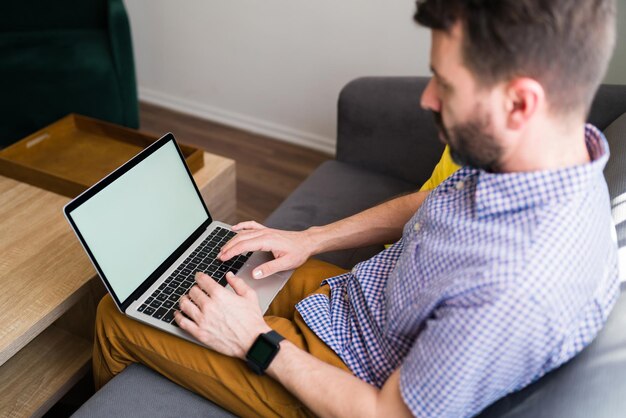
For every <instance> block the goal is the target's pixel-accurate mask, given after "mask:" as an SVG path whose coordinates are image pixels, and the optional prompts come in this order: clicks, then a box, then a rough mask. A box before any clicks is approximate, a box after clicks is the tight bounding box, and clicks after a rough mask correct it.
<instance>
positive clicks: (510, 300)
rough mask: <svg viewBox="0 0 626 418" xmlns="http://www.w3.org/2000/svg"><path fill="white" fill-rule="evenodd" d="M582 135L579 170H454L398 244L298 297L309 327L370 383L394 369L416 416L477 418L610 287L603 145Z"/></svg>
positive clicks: (530, 375)
mask: <svg viewBox="0 0 626 418" xmlns="http://www.w3.org/2000/svg"><path fill="white" fill-rule="evenodd" d="M585 134H586V144H587V149H588V151H589V155H590V157H591V162H590V163H587V164H583V165H579V166H575V167H569V168H565V169H559V170H550V171H536V172H527V173H507V174H493V173H488V172H485V171H482V170H477V169H472V168H468V167H463V168H461V169H460V170H458V171H457V172H456V173H455V174H453V175H452V176H451V177H450V178H448V179H447V180H446V181H445V182H443V183H442V184H441V185H440V186H439V187H437V188H436V189H435V190H433V191H432V192H431V193H430V195H429V196H428V198H427V199H426V201H425V202H424V203H423V205H422V207H421V208H420V210H419V211H418V212H417V213H416V214H415V215H414V216H413V217H412V219H411V220H410V221H409V222H408V223H407V224H406V226H405V227H404V232H403V236H402V239H401V240H400V241H399V242H397V243H396V244H395V245H393V246H392V247H390V248H388V249H387V250H385V251H383V252H381V253H380V254H378V255H376V256H375V257H373V258H371V259H369V260H367V261H364V262H362V263H359V264H357V265H356V266H355V268H354V269H353V270H352V271H351V272H350V273H346V274H343V275H340V276H336V277H332V278H329V279H327V280H325V281H324V282H323V284H328V285H329V286H330V289H331V296H330V299H329V298H328V297H326V296H324V295H320V294H315V295H312V296H309V297H307V298H306V299H304V300H302V301H301V302H300V303H298V304H297V306H296V308H297V310H298V311H299V312H300V314H301V315H302V317H303V319H304V320H305V322H306V324H307V325H308V326H309V327H310V328H311V329H312V330H313V331H314V332H315V333H316V334H317V335H318V336H319V337H320V338H321V339H322V340H323V341H324V342H325V343H326V344H327V345H328V346H329V347H331V348H332V349H333V350H334V351H335V352H336V353H337V354H338V355H339V356H340V357H341V359H342V360H343V361H344V362H345V363H346V364H347V365H348V367H349V368H350V369H351V370H352V372H353V373H354V374H355V375H356V376H357V377H359V378H361V379H362V380H364V381H366V382H368V383H370V384H372V385H374V386H376V387H382V385H383V384H384V383H385V381H386V380H387V379H388V378H389V375H390V374H391V373H392V372H393V371H394V370H396V369H397V368H398V367H400V369H401V370H400V390H401V393H402V397H403V399H404V401H405V403H406V405H407V406H408V407H409V408H410V410H411V411H412V413H413V414H414V415H415V416H420V417H465V416H472V415H475V414H477V413H479V412H480V411H481V410H482V409H483V408H485V407H486V406H487V405H489V404H490V403H492V402H493V401H495V400H496V399H498V398H500V397H502V396H504V395H506V394H507V393H509V392H512V391H515V390H518V389H521V388H522V387H524V386H526V385H528V384H529V383H531V382H533V381H534V380H536V379H538V378H539V377H541V376H542V375H544V374H545V373H547V372H548V371H550V370H552V369H554V368H555V367H557V366H559V365H560V364H562V363H564V362H566V361H567V360H569V359H571V358H572V357H573V356H574V355H576V354H577V353H578V352H580V351H581V350H582V349H583V348H584V347H585V346H586V345H587V344H589V343H590V342H591V341H592V340H593V338H594V336H595V335H596V334H597V332H598V331H599V330H600V329H601V328H602V326H603V324H604V322H605V321H606V319H607V316H608V314H609V312H610V310H611V308H612V306H613V304H614V302H615V301H616V299H617V296H618V293H619V284H618V272H617V247H616V244H615V241H614V238H613V237H614V226H613V223H612V220H611V214H610V203H609V195H608V191H607V186H606V183H605V180H604V177H603V174H602V170H603V168H604V166H605V164H606V161H607V160H608V145H607V142H606V139H605V138H604V136H603V135H602V133H601V132H599V131H598V130H597V129H596V128H595V127H593V126H591V125H587V126H586V129H585Z"/></svg>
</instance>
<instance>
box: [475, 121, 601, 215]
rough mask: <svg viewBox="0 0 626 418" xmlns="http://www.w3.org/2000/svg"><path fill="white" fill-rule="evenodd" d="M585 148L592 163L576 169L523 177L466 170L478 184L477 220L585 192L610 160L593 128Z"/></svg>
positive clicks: (587, 133) (587, 127) (588, 127)
mask: <svg viewBox="0 0 626 418" xmlns="http://www.w3.org/2000/svg"><path fill="white" fill-rule="evenodd" d="M585 144H586V146H587V150H588V152H589V156H590V159H591V161H590V162H589V163H586V164H581V165H577V166H573V167H567V168H562V169H557V170H542V171H532V172H522V173H488V172H486V171H484V170H479V169H472V168H466V169H467V178H473V179H475V181H476V189H475V190H476V191H475V195H474V200H475V203H476V216H477V217H483V216H487V215H492V214H496V213H500V212H509V211H521V210H524V209H528V208H531V207H535V206H541V205H543V204H546V203H548V202H558V201H561V200H563V199H567V198H570V197H571V196H573V195H576V194H578V193H581V192H584V191H585V190H586V188H587V186H588V183H589V182H590V181H591V180H592V179H594V178H596V176H597V175H601V174H602V170H603V169H604V166H605V165H606V162H607V160H608V158H609V146H608V143H607V140H606V138H605V137H604V135H603V134H602V132H600V131H599V130H598V129H597V128H596V127H595V126H593V125H590V124H587V125H585Z"/></svg>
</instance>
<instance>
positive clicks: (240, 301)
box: [174, 272, 271, 359]
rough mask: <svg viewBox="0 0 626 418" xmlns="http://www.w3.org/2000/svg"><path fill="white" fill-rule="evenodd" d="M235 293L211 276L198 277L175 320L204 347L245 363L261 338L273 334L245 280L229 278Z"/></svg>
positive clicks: (182, 300) (252, 291)
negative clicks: (249, 351) (252, 347)
mask: <svg viewBox="0 0 626 418" xmlns="http://www.w3.org/2000/svg"><path fill="white" fill-rule="evenodd" d="M226 280H228V284H230V286H231V287H232V288H233V290H234V291H235V292H234V293H233V292H231V291H229V290H227V289H225V288H223V287H222V286H220V285H219V284H218V283H216V282H215V280H213V279H212V278H211V277H209V276H208V275H206V274H204V273H201V272H198V273H196V283H197V285H195V286H193V287H192V288H191V290H190V291H189V293H188V294H186V295H184V296H183V297H181V299H180V310H181V311H182V312H183V313H184V314H185V315H186V316H185V315H183V314H182V313H181V312H176V313H175V314H174V319H175V321H176V323H177V324H178V326H180V328H181V329H183V330H185V331H187V332H188V333H189V334H191V335H192V336H193V337H194V338H196V339H197V340H198V341H200V342H201V343H203V344H205V345H207V346H208V347H210V348H212V349H213V350H215V351H217V352H219V353H222V354H225V355H227V356H231V357H238V358H240V359H244V358H245V356H246V353H247V352H248V350H249V349H250V347H251V346H252V343H253V342H254V340H255V339H256V338H257V337H258V335H259V334H262V333H265V332H268V331H271V328H270V327H269V326H268V325H267V324H266V323H265V321H264V319H263V313H262V312H261V308H260V307H259V301H258V298H257V295H256V292H255V291H254V290H252V289H251V288H250V287H249V286H248V285H247V284H246V283H245V282H244V281H243V280H242V279H241V278H239V277H237V276H235V275H234V274H232V273H227V274H226Z"/></svg>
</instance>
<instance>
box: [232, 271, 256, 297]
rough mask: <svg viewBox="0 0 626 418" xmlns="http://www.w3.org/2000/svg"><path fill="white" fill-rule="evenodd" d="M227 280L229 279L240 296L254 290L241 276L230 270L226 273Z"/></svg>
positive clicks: (244, 295)
mask: <svg viewBox="0 0 626 418" xmlns="http://www.w3.org/2000/svg"><path fill="white" fill-rule="evenodd" d="M226 280H227V281H228V284H229V285H230V287H232V288H233V290H234V291H235V293H236V294H238V295H239V296H243V297H246V296H247V295H248V292H250V291H253V290H252V289H251V288H250V286H248V285H247V284H246V282H245V281H244V280H243V279H242V278H241V277H237V276H235V275H234V274H233V273H232V272H230V271H229V272H228V273H226Z"/></svg>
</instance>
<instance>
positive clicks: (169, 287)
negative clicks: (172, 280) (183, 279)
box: [163, 286, 174, 295]
mask: <svg viewBox="0 0 626 418" xmlns="http://www.w3.org/2000/svg"><path fill="white" fill-rule="evenodd" d="M173 291H174V288H173V287H171V286H168V287H166V288H165V289H163V293H165V294H166V295H171V294H172V292H173Z"/></svg>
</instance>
